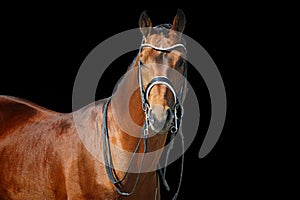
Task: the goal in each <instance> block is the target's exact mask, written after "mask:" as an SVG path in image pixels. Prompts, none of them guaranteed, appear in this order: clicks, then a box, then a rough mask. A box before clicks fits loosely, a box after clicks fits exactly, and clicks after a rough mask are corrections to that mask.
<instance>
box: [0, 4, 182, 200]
mask: <svg viewBox="0 0 300 200" xmlns="http://www.w3.org/2000/svg"><path fill="white" fill-rule="evenodd" d="M185 22H186V20H185V15H184V13H183V12H182V11H181V10H178V11H177V14H176V16H175V17H174V19H173V23H172V24H163V25H158V26H155V27H153V26H152V22H151V20H150V18H149V16H148V15H147V13H146V12H143V13H142V14H141V16H140V19H139V27H140V31H141V34H142V38H143V41H142V43H141V47H140V49H139V52H138V54H137V56H136V57H135V59H134V60H133V62H132V64H131V65H130V66H129V68H128V70H132V73H131V75H128V76H127V78H126V80H124V81H122V84H121V85H120V86H118V88H117V90H116V91H115V92H114V94H113V95H112V96H111V97H109V98H105V99H101V100H97V101H95V102H93V103H91V104H88V105H86V106H84V107H82V108H80V109H78V110H76V111H74V112H71V113H59V112H56V111H52V110H49V109H47V108H44V107H41V106H39V105H36V104H34V103H33V102H30V101H27V100H24V99H21V98H17V97H12V96H0V199H22V200H23V199H108V200H110V199H144V200H146V199H160V198H161V195H160V179H159V177H158V175H157V172H156V170H155V169H156V167H157V165H158V164H159V158H160V156H161V152H162V151H160V149H162V148H163V147H164V145H165V144H166V141H167V137H168V134H169V133H172V134H176V133H177V132H178V129H179V127H180V121H181V117H182V113H183V107H182V101H183V98H182V96H183V94H184V92H185V89H186V87H185V86H186V83H185V79H184V78H182V79H179V78H176V80H175V81H174V80H173V81H171V80H170V78H169V76H168V73H169V71H171V70H173V71H176V72H178V73H179V74H180V75H182V76H183V75H185V74H186V66H185V63H186V59H185V56H186V47H185V44H184V40H183V37H182V32H183V30H184V27H185ZM161 65H163V66H167V67H163V66H161ZM178 79H179V80H178ZM176 81H177V83H179V84H178V85H180V87H176V86H174V85H175V83H174V82H176ZM134 84H137V87H135V88H133V89H134V91H133V92H131V93H130V92H126V89H129V88H130V89H132V87H133V85H134ZM123 98H128V99H129V100H128V101H129V102H128V104H124V103H123V102H124V101H123ZM124 109H125V110H128V112H127V113H129V115H130V118H131V120H132V121H133V122H134V123H135V124H136V125H137V126H138V127H139V128H138V129H137V130H135V129H134V130H133V129H131V128H130V126H129V127H126V126H127V125H128V123H127V120H128V116H127V115H126V114H125V112H123V111H124ZM180 113H181V114H180ZM74 116H77V119H79V120H77V121H76V123H75V120H74ZM122 124H123V125H124V126H125V128H122V127H121V125H122ZM127 128H128V129H129V130H128V129H127ZM79 129H80V131H78V130H79ZM79 132H80V133H79ZM85 140H86V141H91V143H93V145H95V148H94V150H95V151H96V152H97V153H99V152H100V153H99V154H101V156H100V158H97V157H96V156H94V155H93V153H92V152H91V151H90V150H89V149H88V148H87V145H86V144H85V143H86V142H84V141H85ZM120 151H125V152H127V153H128V152H129V153H131V154H128V155H127V154H126V153H125V154H122V153H120ZM150 152H156V153H155V156H153V157H151V158H150V159H149V158H146V157H145V155H146V154H147V153H150ZM137 154H139V155H140V156H139V157H138V156H136V157H135V155H137ZM133 157H135V158H133ZM141 166H143V167H141ZM145 167H146V168H148V169H150V170H148V171H147V170H146V171H144V169H145ZM129 168H130V170H129ZM132 168H136V169H137V170H136V171H133V170H132Z"/></svg>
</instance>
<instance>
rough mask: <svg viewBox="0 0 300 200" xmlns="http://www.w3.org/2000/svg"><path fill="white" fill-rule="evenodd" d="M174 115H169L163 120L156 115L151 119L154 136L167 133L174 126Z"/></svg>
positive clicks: (150, 123)
mask: <svg viewBox="0 0 300 200" xmlns="http://www.w3.org/2000/svg"><path fill="white" fill-rule="evenodd" d="M172 121H173V119H172V115H171V113H167V114H166V115H165V116H163V118H160V119H158V118H157V117H156V116H155V115H152V116H151V117H150V119H149V125H150V126H149V128H150V129H151V131H152V132H153V133H154V134H158V133H159V134H164V133H167V132H168V131H169V129H170V127H171V125H172Z"/></svg>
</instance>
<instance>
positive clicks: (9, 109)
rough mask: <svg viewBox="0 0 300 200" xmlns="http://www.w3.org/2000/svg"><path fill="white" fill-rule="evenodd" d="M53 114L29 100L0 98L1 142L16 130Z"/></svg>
mask: <svg viewBox="0 0 300 200" xmlns="http://www.w3.org/2000/svg"><path fill="white" fill-rule="evenodd" d="M53 113H54V112H53ZM53 113H52V112H51V111H50V110H47V109H45V108H43V107H40V106H38V105H35V104H34V103H32V102H30V101H27V100H23V99H19V98H16V97H10V96H0V141H1V139H3V138H4V137H5V136H8V135H9V134H12V133H13V132H15V130H16V129H18V128H20V127H24V126H26V125H28V124H30V123H33V122H34V121H39V120H41V119H42V118H45V117H47V115H51V114H53Z"/></svg>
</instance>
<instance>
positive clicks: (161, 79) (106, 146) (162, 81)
mask: <svg viewBox="0 0 300 200" xmlns="http://www.w3.org/2000/svg"><path fill="white" fill-rule="evenodd" d="M143 47H151V48H153V49H155V50H157V51H171V50H173V49H175V48H178V47H182V48H183V49H184V50H185V52H186V48H185V46H184V45H183V44H175V45H173V46H170V47H167V48H162V47H156V46H154V45H152V44H147V43H143V42H142V44H141V46H140V49H139V54H140V52H141V50H142V48H143ZM137 75H138V77H137V78H138V83H139V88H140V93H141V98H142V109H143V111H144V113H145V123H144V126H143V128H142V134H141V135H142V136H141V137H140V140H139V141H138V143H137V146H136V148H135V150H134V152H133V155H132V157H131V159H130V161H129V165H128V168H127V170H126V172H125V173H124V175H123V176H122V178H118V177H117V175H116V172H115V170H114V165H113V162H112V156H111V148H110V142H109V134H108V128H107V111H108V105H109V103H110V101H111V97H109V98H108V99H107V100H106V103H105V105H104V108H103V119H102V146H103V154H104V162H105V169H106V173H107V175H108V178H109V180H110V181H111V183H112V184H113V185H114V186H115V188H116V191H117V192H118V194H120V195H123V196H130V195H131V194H133V192H134V191H135V189H136V186H137V184H138V181H139V179H140V174H141V171H142V166H143V163H144V157H145V154H146V153H147V152H148V133H149V120H150V111H151V106H150V104H149V103H148V97H149V94H150V91H151V89H152V88H153V86H155V85H165V86H166V87H168V89H170V90H171V92H172V94H173V97H174V101H175V102H174V105H173V108H172V111H173V119H174V121H173V123H172V126H171V128H170V130H169V131H170V132H171V134H172V135H171V142H170V147H169V149H168V152H167V156H166V161H165V168H164V170H162V168H161V167H160V163H159V164H158V167H159V168H160V171H159V173H160V175H161V178H162V181H163V185H164V186H165V187H166V189H167V190H168V191H169V190H170V187H169V186H168V183H167V181H166V179H165V174H166V164H167V160H168V157H169V153H170V150H171V149H172V148H173V144H174V140H173V139H174V137H175V135H176V133H178V132H179V135H180V137H181V139H182V153H183V154H182V162H181V172H180V180H179V186H178V188H177V191H176V193H175V195H174V197H173V200H174V199H176V198H177V196H178V193H179V189H180V186H181V182H182V174H183V163H184V156H183V155H184V137H183V134H182V132H181V131H178V130H179V128H180V124H181V120H182V117H183V106H182V104H181V100H182V96H183V88H184V85H185V84H186V83H185V79H184V77H183V81H182V82H183V83H182V86H181V89H180V91H179V92H176V89H175V87H174V86H173V84H172V83H171V81H170V80H169V79H168V78H167V77H165V76H155V77H154V78H153V79H152V80H151V81H150V83H149V84H148V85H147V87H146V89H145V90H144V87H143V80H142V74H141V61H138V72H137ZM184 75H186V69H185V71H184ZM178 114H180V115H178ZM97 121H98V120H97ZM99 131H100V130H99V124H98V123H97V132H98V133H99ZM143 138H144V151H143V155H142V159H141V164H140V168H139V172H138V175H137V178H136V180H135V183H134V186H133V188H132V189H131V191H130V192H123V191H121V189H120V184H121V183H122V181H123V180H124V179H125V178H126V176H127V175H128V172H129V169H130V168H131V165H132V162H133V159H134V157H135V156H136V154H137V151H138V149H139V147H140V144H141V141H142V139H143ZM156 179H157V180H156V189H155V199H156V198H157V191H158V175H157V177H156Z"/></svg>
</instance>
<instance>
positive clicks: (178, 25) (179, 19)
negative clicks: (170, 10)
mask: <svg viewBox="0 0 300 200" xmlns="http://www.w3.org/2000/svg"><path fill="white" fill-rule="evenodd" d="M184 27H185V15H184V13H183V11H182V10H181V9H178V10H177V14H176V16H175V17H174V20H173V25H172V29H173V30H174V31H178V32H180V33H182V32H183V30H184Z"/></svg>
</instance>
